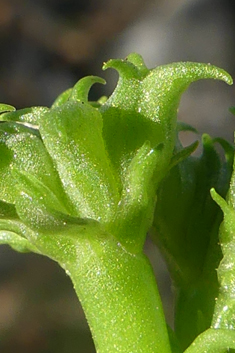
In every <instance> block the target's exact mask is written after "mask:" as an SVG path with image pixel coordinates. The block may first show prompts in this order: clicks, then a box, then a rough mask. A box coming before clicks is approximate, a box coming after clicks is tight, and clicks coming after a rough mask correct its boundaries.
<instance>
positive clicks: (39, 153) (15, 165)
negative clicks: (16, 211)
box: [0, 122, 66, 210]
mask: <svg viewBox="0 0 235 353" xmlns="http://www.w3.org/2000/svg"><path fill="white" fill-rule="evenodd" d="M0 153H1V155H2V161H1V165H0V195H1V198H2V200H3V201H6V202H8V203H12V204H14V203H15V202H16V198H17V195H18V192H19V190H18V188H16V183H17V182H16V179H15V177H14V174H13V173H12V171H13V170H14V169H15V170H18V171H19V172H20V171H21V172H26V173H27V174H31V175H32V176H34V177H35V178H37V179H38V180H39V182H41V183H42V184H45V185H46V186H47V188H48V189H50V190H51V192H52V193H54V194H55V195H57V197H58V199H59V200H60V201H61V205H62V204H63V203H65V206H63V207H62V209H63V210H65V209H64V207H66V196H65V195H64V192H63V189H62V187H61V182H60V180H59V177H58V174H57V172H56V170H55V168H54V165H53V163H52V160H51V158H50V156H49V154H48V152H47V151H46V149H45V147H44V145H43V143H42V140H41V138H40V135H39V133H38V131H37V130H35V129H32V128H28V127H26V126H24V125H22V124H17V123H14V122H8V123H2V124H1V125H0ZM31 197H33V195H31Z"/></svg>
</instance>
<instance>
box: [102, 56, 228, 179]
mask: <svg viewBox="0 0 235 353" xmlns="http://www.w3.org/2000/svg"><path fill="white" fill-rule="evenodd" d="M109 67H111V68H114V69H116V70H117V71H118V73H119V75H120V78H119V81H118V85H117V87H116V89H115V90H114V92H113V94H112V95H111V97H110V98H109V99H108V100H107V102H106V103H105V104H104V105H103V106H102V107H101V108H100V110H101V112H102V116H103V124H104V125H103V136H104V140H105V143H106V147H107V150H108V153H109V155H110V159H111V161H112V163H113V165H114V168H115V170H117V171H118V173H119V176H120V184H121V180H123V177H124V176H123V175H124V174H125V171H126V168H127V164H128V161H129V160H130V159H131V158H132V157H133V156H134V155H135V153H136V151H137V150H138V149H139V148H140V147H141V146H142V145H143V144H144V143H145V141H146V140H148V141H150V144H151V147H155V146H157V145H159V144H160V143H163V144H164V149H163V153H164V160H165V161H167V163H168V162H169V161H170V159H171V156H172V152H173V149H174V144H175V137H176V134H175V131H176V115H177V108H178V105H179V99H180V97H181V94H182V93H183V92H184V91H185V90H186V88H187V87H188V86H189V84H190V83H192V82H194V81H197V80H199V79H205V78H214V79H220V80H223V81H225V82H227V83H229V84H231V83H232V79H231V77H230V76H229V75H228V74H227V73H226V72H225V71H223V70H221V69H218V68H216V67H215V66H212V65H207V64H199V63H191V62H186V63H173V64H170V65H165V66H159V67H157V68H156V69H152V70H148V69H147V68H146V66H145V65H144V62H143V60H142V58H141V57H140V56H139V55H137V54H131V55H129V56H128V57H127V59H126V60H110V61H109V62H108V63H107V64H105V65H104V69H106V68H109ZM167 163H166V164H167Z"/></svg>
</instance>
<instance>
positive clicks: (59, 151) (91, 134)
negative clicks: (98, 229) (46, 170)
mask: <svg viewBox="0 0 235 353" xmlns="http://www.w3.org/2000/svg"><path fill="white" fill-rule="evenodd" d="M39 131H40V133H41V136H42V139H43V143H44V145H45V146H46V149H47V151H48V152H49V154H50V155H51V158H52V160H53V163H54V165H55V167H56V169H57V171H58V173H59V176H60V179H61V182H62V184H63V188H64V190H65V192H66V194H67V196H68V197H69V199H70V201H71V203H72V205H73V207H74V209H75V210H76V215H78V216H79V217H82V218H83V217H88V218H92V219H95V220H100V221H101V220H102V221H103V222H110V221H111V220H112V218H113V217H114V212H115V208H116V205H117V203H118V201H119V195H118V192H117V187H116V182H115V178H114V176H113V174H112V171H111V169H110V165H109V160H108V157H107V153H106V151H105V147H104V143H103V139H102V117H101V115H100V113H99V112H98V110H96V109H95V108H93V107H91V106H90V105H89V104H87V103H82V102H72V101H69V102H67V103H65V104H64V105H63V106H61V107H59V108H55V109H51V110H50V112H48V113H46V114H45V115H44V116H43V119H42V120H41V121H40V127H39Z"/></svg>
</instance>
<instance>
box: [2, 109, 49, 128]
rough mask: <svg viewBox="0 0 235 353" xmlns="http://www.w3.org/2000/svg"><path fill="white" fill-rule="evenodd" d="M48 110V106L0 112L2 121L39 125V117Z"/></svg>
mask: <svg viewBox="0 0 235 353" xmlns="http://www.w3.org/2000/svg"><path fill="white" fill-rule="evenodd" d="M48 110H49V109H48V108H46V107H32V108H24V109H20V110H16V111H11V112H7V113H4V114H0V121H17V122H20V123H27V124H30V125H38V121H39V117H40V116H41V115H42V114H44V113H45V112H47V111H48Z"/></svg>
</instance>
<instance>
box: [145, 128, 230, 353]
mask: <svg viewBox="0 0 235 353" xmlns="http://www.w3.org/2000/svg"><path fill="white" fill-rule="evenodd" d="M202 143H203V153H202V155H201V156H200V157H187V158H186V159H184V160H183V161H181V162H180V163H179V164H177V165H176V166H175V167H173V168H172V169H171V170H170V172H169V174H168V175H167V176H166V178H165V179H164V180H163V182H162V183H161V185H160V187H159V190H158V194H157V196H158V202H157V205H156V209H155V215H154V221H153V229H152V231H151V234H152V237H153V239H154V241H155V242H156V243H157V245H158V246H159V248H160V250H161V251H162V253H163V255H164V257H165V259H166V262H167V265H168V268H169V270H170V273H171V276H172V279H173V282H174V286H175V293H176V297H177V300H176V304H175V305H176V308H175V329H176V333H177V336H178V339H179V340H180V342H181V344H182V346H183V347H184V348H185V347H187V346H188V345H189V344H190V342H192V340H193V339H194V338H195V337H196V336H197V335H198V334H199V333H200V332H202V331H203V330H205V329H207V328H208V327H209V326H210V323H211V319H212V315H213V310H214V302H215V297H216V296H217V294H218V282H217V273H216V268H217V267H218V265H219V262H220V259H221V250H220V247H219V245H218V229H219V224H220V222H221V220H222V214H221V212H220V209H219V208H218V207H217V206H216V205H215V203H214V202H213V200H212V199H211V197H210V189H211V187H212V186H215V187H216V188H217V189H218V190H219V191H220V193H221V194H222V195H224V196H225V195H226V193H227V190H228V187H229V178H230V175H231V157H230V152H231V148H232V147H231V146H230V145H229V146H228V145H227V144H226V143H225V142H224V141H223V140H221V139H211V138H210V137H209V136H208V135H203V137H202ZM216 143H220V144H221V145H222V147H223V148H224V149H225V160H223V159H222V158H221V157H220V156H219V154H218V153H217V151H216V149H215V144H216ZM178 149H179V146H178ZM181 149H182V147H181ZM232 149H233V148H232ZM179 151H180V150H179ZM229 151H230V152H229ZM178 153H180V152H178Z"/></svg>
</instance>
